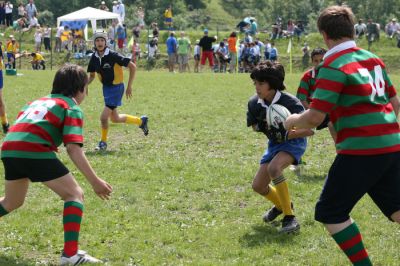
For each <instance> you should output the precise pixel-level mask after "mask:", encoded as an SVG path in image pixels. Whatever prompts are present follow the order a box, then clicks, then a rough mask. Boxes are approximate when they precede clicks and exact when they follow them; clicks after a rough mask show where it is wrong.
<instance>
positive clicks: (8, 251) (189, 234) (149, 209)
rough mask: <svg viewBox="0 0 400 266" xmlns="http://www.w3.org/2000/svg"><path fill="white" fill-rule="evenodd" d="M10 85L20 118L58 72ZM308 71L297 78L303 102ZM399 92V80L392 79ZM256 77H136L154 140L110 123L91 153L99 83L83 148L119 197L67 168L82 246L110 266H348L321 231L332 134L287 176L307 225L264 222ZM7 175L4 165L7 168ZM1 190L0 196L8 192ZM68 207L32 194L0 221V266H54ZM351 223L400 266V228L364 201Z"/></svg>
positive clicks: (290, 81)
mask: <svg viewBox="0 0 400 266" xmlns="http://www.w3.org/2000/svg"><path fill="white" fill-rule="evenodd" d="M22 74H23V75H22V76H17V77H8V76H7V77H6V79H5V89H4V94H5V98H6V102H7V108H8V114H9V116H10V117H12V118H14V117H15V116H16V114H17V112H18V110H19V108H20V107H21V106H22V105H23V104H24V103H25V102H27V101H30V100H33V99H35V98H37V97H40V96H43V95H45V94H47V93H48V92H49V91H50V88H51V83H52V79H53V76H54V72H50V71H37V72H33V71H22ZM300 77H301V74H300V73H295V74H293V75H288V76H287V79H286V84H287V87H288V88H289V91H290V92H292V93H294V92H295V88H296V87H297V84H298V81H299V79H300ZM391 77H392V80H393V82H394V84H395V85H397V87H399V86H400V85H399V84H400V76H399V75H392V76H391ZM253 93H254V88H253V85H252V82H251V80H250V79H249V76H248V75H247V74H240V75H228V74H212V73H202V74H169V73H167V72H141V71H140V72H139V73H138V75H137V79H136V81H135V84H134V98H133V100H130V101H127V100H125V101H124V105H123V106H122V107H121V108H120V110H121V112H123V113H130V114H135V115H139V116H140V115H142V114H147V115H148V116H149V117H150V122H149V126H150V134H149V136H148V137H143V135H142V132H141V130H139V129H137V128H135V127H133V126H129V125H112V126H111V129H110V138H109V151H107V152H105V153H97V152H94V147H95V145H96V144H97V142H98V141H99V138H100V132H99V123H100V122H99V115H100V112H101V110H102V108H103V100H102V96H101V90H100V84H99V82H98V81H96V82H95V83H94V84H92V85H91V86H90V91H89V97H88V98H87V99H86V101H85V102H84V103H83V104H82V109H83V111H84V113H85V118H86V120H85V146H84V147H85V149H86V154H87V156H88V158H89V160H90V161H91V163H92V166H93V167H94V168H95V169H96V171H97V172H98V174H99V176H101V177H102V178H104V179H106V180H107V181H108V182H110V183H111V184H112V185H113V187H114V193H113V197H112V199H111V200H110V201H108V202H103V201H101V200H100V199H99V198H97V197H96V196H95V194H94V193H93V192H92V190H91V187H90V186H89V185H88V184H87V183H86V182H85V179H84V177H83V176H82V175H81V174H80V173H79V172H78V171H77V170H76V168H75V167H74V166H73V164H72V163H71V162H70V161H69V159H68V156H67V155H66V152H65V150H63V149H61V152H60V158H61V159H62V161H64V162H65V163H66V164H67V165H68V167H69V168H70V170H71V171H72V172H73V173H74V175H75V176H76V178H77V179H78V181H79V183H80V184H81V185H82V187H83V188H84V190H85V200H86V201H85V212H84V218H83V224H82V233H81V237H80V240H81V246H80V247H81V248H82V249H84V250H87V251H88V252H89V253H90V254H92V255H94V256H96V257H98V258H100V259H102V260H104V261H105V262H107V265H347V264H348V262H347V259H346V258H345V256H344V255H343V254H342V252H341V251H340V250H339V249H338V248H337V246H336V244H335V243H334V241H333V240H332V239H331V238H330V237H329V236H328V234H327V232H326V231H325V230H324V229H323V227H322V226H321V225H320V224H319V223H317V222H315V221H314V219H313V210H314V205H315V202H316V200H317V198H318V196H319V193H320V191H321V188H322V186H323V182H324V177H325V175H326V173H327V170H328V168H329V166H330V164H331V162H332V160H333V158H334V156H335V151H334V146H333V144H332V141H331V140H330V137H329V134H328V132H327V131H326V130H325V131H322V132H318V134H316V135H315V136H314V137H313V138H312V139H310V140H309V147H308V150H307V152H306V154H305V156H304V160H305V162H306V165H304V167H303V168H302V169H301V173H300V174H299V175H297V174H295V173H294V172H292V171H290V170H287V171H286V172H285V175H286V177H287V178H288V180H289V186H290V190H291V194H292V198H293V201H294V204H295V210H296V215H297V217H298V219H299V221H300V223H301V231H300V233H299V234H297V235H281V234H279V233H278V232H277V230H278V228H279V227H278V226H274V225H270V224H265V223H264V222H263V221H262V219H261V216H262V214H263V213H264V211H265V210H266V209H267V208H269V207H270V206H271V205H270V204H269V203H268V202H266V201H265V200H264V199H263V198H262V197H260V196H258V195H256V194H255V193H254V192H253V191H252V189H251V181H252V178H253V175H254V173H255V171H256V170H257V167H258V161H259V159H260V158H261V156H262V154H263V152H264V149H265V143H266V139H265V137H264V136H263V135H261V134H257V133H254V132H252V130H250V129H249V128H246V121H245V117H246V116H245V114H246V108H247V100H248V98H249V97H250V96H251V95H253ZM0 175H3V167H0ZM3 182H4V181H0V195H1V194H3V191H4V190H3ZM62 206H63V203H62V201H61V200H60V199H59V198H58V197H57V196H55V194H53V193H52V192H51V191H49V190H48V189H46V188H45V187H44V186H43V185H41V184H32V185H31V187H30V190H29V193H28V197H27V200H26V202H25V205H24V206H23V207H22V208H21V209H19V210H17V211H15V212H14V213H11V214H10V215H8V216H5V217H4V218H1V219H0V235H1V237H0V265H26V266H28V265H55V264H57V262H58V259H59V256H60V252H61V250H62V247H63V230H62V222H61V221H62ZM352 216H353V218H354V219H356V220H357V222H358V225H359V227H360V229H361V230H362V232H363V234H364V240H365V244H366V247H367V249H368V251H369V252H370V255H371V258H372V261H373V262H374V265H382V266H383V265H385V266H387V265H398V263H399V260H400V255H399V253H398V248H399V245H398V239H399V235H400V228H399V226H398V225H396V224H393V223H390V222H388V221H387V220H386V218H385V217H384V216H383V215H382V214H381V213H380V212H379V210H378V209H377V207H376V206H375V205H374V204H373V203H372V201H371V200H370V199H369V198H368V197H365V198H364V199H363V200H362V201H361V202H360V203H359V204H358V205H357V206H356V208H355V209H354V211H353V213H352Z"/></svg>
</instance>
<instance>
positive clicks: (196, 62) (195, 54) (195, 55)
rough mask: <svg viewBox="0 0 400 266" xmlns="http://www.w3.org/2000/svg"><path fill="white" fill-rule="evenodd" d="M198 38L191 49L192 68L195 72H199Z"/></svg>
mask: <svg viewBox="0 0 400 266" xmlns="http://www.w3.org/2000/svg"><path fill="white" fill-rule="evenodd" d="M199 43H200V40H196V45H195V46H194V50H193V59H194V69H193V71H194V72H195V73H199V63H200V45H199Z"/></svg>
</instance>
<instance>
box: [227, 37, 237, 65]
mask: <svg viewBox="0 0 400 266" xmlns="http://www.w3.org/2000/svg"><path fill="white" fill-rule="evenodd" d="M236 43H237V36H236V32H235V31H232V33H231V35H229V38H228V50H229V58H230V61H229V73H234V72H236V65H237V47H236Z"/></svg>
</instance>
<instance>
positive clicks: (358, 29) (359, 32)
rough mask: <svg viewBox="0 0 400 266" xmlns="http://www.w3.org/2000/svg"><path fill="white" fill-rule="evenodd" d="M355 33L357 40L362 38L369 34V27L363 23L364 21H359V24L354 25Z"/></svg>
mask: <svg viewBox="0 0 400 266" xmlns="http://www.w3.org/2000/svg"><path fill="white" fill-rule="evenodd" d="M354 31H355V36H356V38H360V37H362V36H363V35H364V34H365V33H366V32H367V25H365V23H363V20H362V19H359V20H358V23H357V24H356V25H354Z"/></svg>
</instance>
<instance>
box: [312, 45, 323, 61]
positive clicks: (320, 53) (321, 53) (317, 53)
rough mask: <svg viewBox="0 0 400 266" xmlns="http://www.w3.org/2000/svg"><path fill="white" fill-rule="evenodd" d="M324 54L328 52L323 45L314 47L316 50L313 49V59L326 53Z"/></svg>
mask: <svg viewBox="0 0 400 266" xmlns="http://www.w3.org/2000/svg"><path fill="white" fill-rule="evenodd" d="M324 54H326V49H324V48H321V47H318V48H314V50H312V52H311V59H313V57H314V56H316V55H324Z"/></svg>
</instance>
